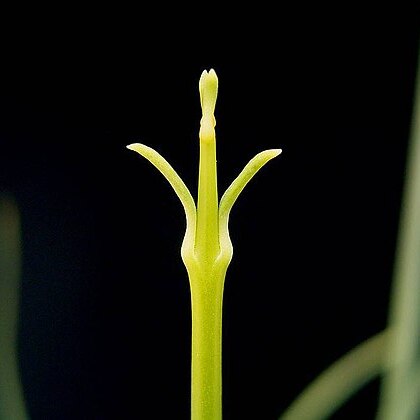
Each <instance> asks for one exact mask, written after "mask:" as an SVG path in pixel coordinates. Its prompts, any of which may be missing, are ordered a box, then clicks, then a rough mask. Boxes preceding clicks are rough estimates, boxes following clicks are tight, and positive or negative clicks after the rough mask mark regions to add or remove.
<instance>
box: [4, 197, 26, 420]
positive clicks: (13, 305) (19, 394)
mask: <svg viewBox="0 0 420 420" xmlns="http://www.w3.org/2000/svg"><path fill="white" fill-rule="evenodd" d="M20 276H21V237H20V220H19V212H18V208H17V205H16V203H15V202H14V200H13V199H11V198H10V197H6V196H1V197H0V420H26V419H28V415H27V413H26V408H25V401H24V395H23V389H22V385H21V380H20V375H19V357H18V330H19V295H20V293H19V292H20Z"/></svg>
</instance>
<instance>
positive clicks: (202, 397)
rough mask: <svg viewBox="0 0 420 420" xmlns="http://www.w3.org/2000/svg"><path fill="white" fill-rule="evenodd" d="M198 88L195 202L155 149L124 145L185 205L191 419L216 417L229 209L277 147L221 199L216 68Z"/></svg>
mask: <svg viewBox="0 0 420 420" xmlns="http://www.w3.org/2000/svg"><path fill="white" fill-rule="evenodd" d="M199 90H200V99H201V108H202V118H201V124H200V133H199V138H200V163H199V174H198V200H197V205H196V204H195V202H194V199H193V197H192V195H191V193H190V191H189V190H188V188H187V187H186V185H185V184H184V182H183V181H182V179H181V178H180V177H179V175H178V174H177V173H176V171H175V170H174V169H173V168H172V167H171V165H170V164H169V163H168V162H167V161H166V160H165V159H164V158H163V157H162V156H161V155H160V154H159V153H157V152H156V151H155V150H153V149H151V148H150V147H148V146H145V145H143V144H139V143H136V144H131V145H129V146H127V147H128V148H129V149H131V150H134V151H136V152H138V153H139V154H140V155H142V156H143V157H145V158H146V159H148V160H149V161H150V162H151V163H152V164H153V165H154V166H155V167H156V168H157V169H158V170H159V171H160V172H161V173H162V174H163V175H164V176H165V178H166V179H167V180H168V181H169V183H170V184H171V186H172V188H173V189H174V190H175V193H176V194H177V195H178V197H179V199H180V200H181V203H182V205H183V207H184V210H185V215H186V218H187V227H186V232H185V237H184V240H183V243H182V247H181V255H182V260H183V262H184V264H185V266H186V268H187V272H188V277H189V281H190V288H191V302H192V352H191V354H192V375H191V418H192V419H193V420H220V419H221V418H222V301H223V286H224V281H225V276H226V270H227V267H228V265H229V263H230V261H231V259H232V242H231V240H230V237H229V231H228V220H229V213H230V210H231V208H232V206H233V204H234V202H235V201H236V199H237V198H238V196H239V194H240V192H241V191H242V190H243V188H244V187H245V185H246V184H247V183H248V181H249V180H250V179H251V178H252V177H253V176H254V175H255V174H256V173H257V172H258V170H259V169H260V168H261V167H262V166H263V165H265V164H266V163H267V162H268V161H269V160H270V159H272V158H274V157H276V156H278V155H279V154H280V153H281V150H280V149H270V150H265V151H263V152H261V153H259V154H257V155H256V156H255V157H254V158H253V159H251V160H250V162H249V163H248V164H247V165H246V166H245V168H244V169H243V170H242V172H241V173H240V174H239V175H238V177H237V178H236V179H235V180H234V181H233V182H232V184H231V185H230V187H229V188H228V189H227V190H226V192H225V193H224V194H223V196H222V198H221V199H220V202H219V200H218V192H217V168H216V136H215V125H216V120H215V117H214V109H215V105H216V99H217V90H218V79H217V76H216V73H215V71H214V70H210V71H209V72H207V71H203V73H202V75H201V78H200V82H199Z"/></svg>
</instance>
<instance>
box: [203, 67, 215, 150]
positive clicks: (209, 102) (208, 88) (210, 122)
mask: <svg viewBox="0 0 420 420" xmlns="http://www.w3.org/2000/svg"><path fill="white" fill-rule="evenodd" d="M217 87H218V80H217V75H216V72H215V71H214V70H213V69H211V70H210V71H209V72H207V70H204V71H203V73H202V74H201V77H200V82H199V90H200V102H201V109H202V113H203V116H202V118H201V127H200V139H201V140H202V141H204V142H212V141H214V139H215V132H214V127H215V125H216V119H215V118H214V109H215V107H216V99H217Z"/></svg>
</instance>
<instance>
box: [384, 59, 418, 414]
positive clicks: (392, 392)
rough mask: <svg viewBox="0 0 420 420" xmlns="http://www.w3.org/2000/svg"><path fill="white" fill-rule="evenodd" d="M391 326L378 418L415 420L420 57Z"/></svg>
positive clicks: (392, 292)
mask: <svg viewBox="0 0 420 420" xmlns="http://www.w3.org/2000/svg"><path fill="white" fill-rule="evenodd" d="M389 325H390V327H391V328H392V329H393V330H394V335H393V340H391V342H390V343H389V344H390V345H389V349H388V364H389V367H390V370H389V373H388V374H387V375H385V377H384V380H383V386H382V389H381V399H380V405H379V410H378V419H380V420H395V419H398V420H414V419H415V418H418V417H415V413H414V411H413V412H408V411H407V410H406V406H405V405H406V402H405V395H406V393H407V392H409V390H408V387H410V384H411V375H412V371H413V367H414V366H416V365H417V361H418V360H420V335H419V334H420V53H419V63H418V65H417V80H416V90H415V92H414V101H413V114H412V126H411V135H410V141H409V145H408V150H407V164H406V173H405V188H404V193H403V198H402V207H401V219H400V226H399V236H398V242H397V249H396V257H395V266H394V280H393V287H392V290H391V302H390V314H389ZM403 405H404V407H403ZM410 406H413V407H414V406H415V405H414V404H410ZM403 412H404V413H405V414H404V416H402V413H403Z"/></svg>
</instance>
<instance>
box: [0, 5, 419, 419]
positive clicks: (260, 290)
mask: <svg viewBox="0 0 420 420" xmlns="http://www.w3.org/2000/svg"><path fill="white" fill-rule="evenodd" d="M191 7H192V6H191ZM192 8H193V7H192ZM102 12H103V10H102V9H101V11H99V10H97V11H95V12H93V13H89V14H85V13H83V12H80V13H75V16H77V18H76V17H75V18H74V19H72V18H69V19H68V21H67V20H66V21H64V16H66V17H69V14H68V13H64V12H63V14H60V13H57V16H55V17H54V18H53V19H50V20H49V21H48V24H49V25H44V23H43V22H41V21H36V20H31V18H30V17H29V18H28V21H30V22H31V23H32V25H31V26H29V25H27V21H26V20H25V21H22V22H20V26H19V25H18V26H15V27H13V30H10V31H9V32H8V33H7V34H6V37H5V38H4V39H5V41H6V42H5V44H4V45H5V49H3V52H2V56H1V61H2V70H3V76H2V78H1V92H0V122H1V123H0V188H1V189H2V190H3V191H6V192H9V193H12V194H14V195H15V197H16V199H17V201H18V204H19V206H20V210H21V215H22V228H23V241H24V242H23V244H24V249H23V251H24V266H23V280H22V282H23V284H22V298H21V303H22V305H21V333H20V352H21V367H22V375H23V383H24V386H25V392H26V398H27V403H28V409H29V411H30V413H31V416H32V419H33V420H41V419H63V420H64V419H122V418H124V419H131V418H132V419H137V418H138V419H167V418H171V419H187V418H188V416H189V397H190V396H189V386H190V385H189V383H190V302H189V289H188V280H187V276H186V271H185V269H184V267H183V265H182V261H181V258H180V253H179V250H180V245H181V241H182V238H183V234H184V227H185V221H184V215H183V211H182V207H181V205H180V203H179V202H178V199H177V198H176V196H175V194H174V193H173V191H172V189H171V188H170V186H169V185H168V184H167V183H166V181H165V180H164V179H163V177H162V176H161V175H160V174H159V173H158V172H157V171H156V170H155V169H154V168H152V166H151V165H150V164H149V163H148V162H147V161H145V160H143V159H142V158H140V157H139V156H138V155H136V154H134V153H133V152H131V151H128V150H127V149H126V148H125V146H126V145H127V144H130V143H133V142H142V143H145V144H147V145H149V146H151V147H154V148H155V149H156V150H158V151H159V152H160V153H162V155H163V156H164V157H165V158H166V159H167V160H168V161H169V162H170V163H171V164H172V165H173V166H174V168H175V169H176V170H177V171H178V172H179V174H180V175H181V177H182V178H183V179H184V181H185V182H186V184H187V185H188V186H189V187H190V189H191V191H192V193H193V195H194V196H195V195H196V188H197V168H198V128H199V119H200V107H199V95H198V80H199V77H200V74H201V72H202V71H203V70H204V69H209V68H214V69H215V70H216V72H217V74H218V76H219V98H218V104H217V109H216V118H217V140H218V143H217V144H218V170H219V189H220V193H222V192H223V191H224V189H225V188H226V187H227V186H228V185H229V183H230V182H231V181H232V180H233V179H234V177H235V176H236V175H237V174H238V173H239V171H240V170H241V169H242V167H243V166H244V165H245V164H246V162H247V161H248V160H249V159H250V158H251V157H253V156H254V155H255V154H256V153H257V152H259V151H261V150H264V149H268V148H278V147H280V148H282V149H283V154H282V155H281V156H280V157H278V158H276V159H275V160H274V161H272V162H270V163H269V164H268V165H267V166H266V167H264V168H263V169H262V170H261V172H260V173H258V175H257V176H256V177H255V178H254V179H253V180H252V182H251V183H250V184H249V186H247V187H246V190H245V191H244V192H243V194H242V195H241V196H240V198H239V199H238V202H237V203H236V204H235V207H234V209H233V211H232V215H231V221H230V232H231V237H232V241H233V244H234V258H233V261H232V263H231V266H230V267H229V270H228V274H227V280H226V286H225V300H224V330H223V334H224V343H223V346H224V347H223V351H224V353H223V363H224V366H223V369H224V371H223V373H224V417H225V419H248V418H249V419H261V420H266V419H267V420H272V419H276V418H277V417H278V416H279V415H280V413H281V412H282V410H284V409H285V408H286V407H287V405H288V404H289V403H290V402H291V401H292V399H293V398H294V397H295V396H296V395H297V394H298V393H299V392H300V391H301V390H302V389H303V387H304V386H305V385H306V384H308V383H309V382H310V381H311V380H312V379H313V378H314V377H315V376H316V375H317V374H318V373H320V372H321V371H322V370H323V369H324V368H326V367H327V366H328V365H329V364H330V363H332V362H333V361H334V360H335V359H336V358H338V357H339V356H341V355H342V354H344V353H345V352H346V351H348V350H350V349H351V348H352V347H353V346H355V345H356V344H358V343H359V342H361V341H363V340H364V339H366V338H368V337H370V336H371V335H372V334H375V333H376V332H379V331H380V330H381V329H383V328H384V327H385V325H386V320H387V310H388V299H389V291H390V285H391V277H392V264H393V256H394V249H395V240H396V235H397V229H398V217H399V210H400V199H401V191H402V185H403V176H404V165H405V152H406V146H407V141H408V138H409V129H410V118H411V107H412V99H413V97H412V94H413V88H414V77H415V67H416V60H417V48H418V29H419V19H418V17H419V15H418V12H417V10H414V9H407V10H404V11H402V10H398V11H396V10H393V9H392V8H390V9H389V10H385V11H384V10H373V11H368V10H366V8H362V7H361V8H360V9H354V10H344V8H343V10H334V9H330V8H325V9H324V10H322V9H321V8H314V10H309V9H307V8H306V9H305V10H299V11H298V12H289V11H285V10H284V9H283V10H280V11H275V10H271V9H269V8H267V9H264V7H263V6H262V5H257V6H256V7H255V8H254V7H252V8H251V7H250V8H249V9H246V8H245V6H242V7H241V9H240V10H236V9H233V12H232V14H231V15H227V14H226V12H223V11H222V10H213V9H212V8H211V7H210V5H209V6H208V9H206V10H205V13H206V14H205V15H203V13H204V12H202V11H200V12H199V13H194V12H196V10H195V9H193V10H190V12H191V13H194V15H191V17H190V18H186V16H187V15H186V14H188V13H189V11H188V10H187V9H186V10H185V11H183V10H168V8H167V7H163V6H162V10H161V12H160V14H156V15H155V16H153V17H152V16H151V15H149V14H146V13H144V12H141V13H140V12H139V13H134V12H133V13H132V14H131V18H128V19H126V20H125V19H124V18H122V17H121V18H120V16H119V15H115V16H113V10H112V9H108V10H107V11H106V12H108V13H107V17H105V16H104V15H102ZM108 15H109V17H108ZM127 15H130V11H127ZM83 16H84V18H83ZM111 16H112V17H111ZM177 16H181V17H177ZM206 16H207V18H208V19H205V17H206ZM182 18H183V19H182ZM185 21H188V22H189V24H188V25H187V24H185V23H184V22H185ZM23 29H25V31H23ZM378 385H379V382H374V383H372V384H370V385H368V386H367V387H366V388H364V389H363V390H362V391H361V392H360V393H358V394H357V396H355V397H354V398H353V399H352V400H351V401H349V403H348V404H346V405H345V406H344V407H343V408H342V409H340V410H339V411H338V412H337V414H336V415H335V416H334V418H337V419H341V418H353V419H354V418H360V419H372V418H374V413H375V409H376V404H377V394H378V389H379V387H378Z"/></svg>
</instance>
